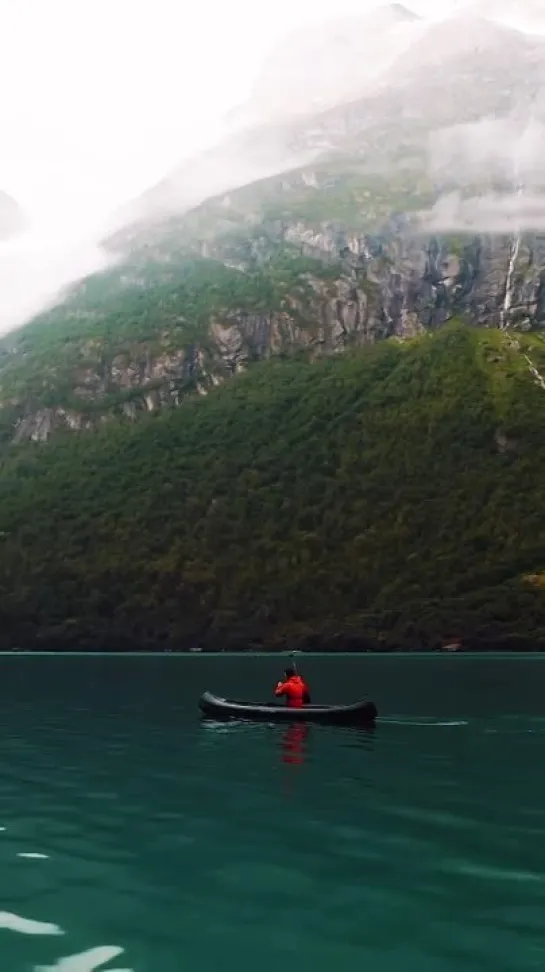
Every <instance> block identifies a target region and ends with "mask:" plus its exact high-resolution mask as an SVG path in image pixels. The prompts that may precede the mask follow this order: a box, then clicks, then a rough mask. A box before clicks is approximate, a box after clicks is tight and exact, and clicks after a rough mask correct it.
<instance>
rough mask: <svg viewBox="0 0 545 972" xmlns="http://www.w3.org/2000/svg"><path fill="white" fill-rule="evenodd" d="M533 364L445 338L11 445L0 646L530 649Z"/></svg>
mask: <svg viewBox="0 0 545 972" xmlns="http://www.w3.org/2000/svg"><path fill="white" fill-rule="evenodd" d="M529 361H530V362H531V363H532V367H533V368H535V369H536V371H535V372H532V371H530V368H529ZM540 366H545V344H544V343H543V342H542V340H541V338H540V337H538V336H522V337H519V338H518V339H517V340H514V339H513V338H512V337H511V336H509V335H507V334H504V333H501V332H499V331H496V330H491V331H482V330H475V329H470V328H468V327H465V326H463V325H459V324H452V325H449V326H447V327H445V328H444V329H441V330H440V331H439V332H438V333H437V334H435V335H432V336H425V337H422V338H418V339H415V340H412V341H405V342H397V341H386V342H381V343H380V344H378V345H377V346H376V347H374V348H370V349H367V350H363V351H358V352H355V353H354V354H352V355H348V356H342V357H334V358H325V359H323V360H320V361H317V362H314V363H311V362H309V361H308V360H306V359H305V357H304V356H303V357H300V358H299V359H294V360H292V361H271V362H265V363H261V364H257V365H255V366H254V367H253V368H252V369H250V371H249V372H248V373H247V374H245V375H240V376H237V377H235V378H233V379H232V381H230V382H228V383H226V384H224V385H223V386H222V387H220V388H218V389H216V390H215V391H214V392H213V393H211V394H210V395H208V396H207V397H205V398H202V399H200V398H198V397H194V398H193V399H188V400H187V402H186V404H185V405H184V406H183V407H182V408H179V409H165V410H162V411H161V412H158V413H157V414H155V415H151V416H147V417H143V418H142V419H141V420H140V421H139V422H137V423H132V424H127V423H126V422H122V421H111V422H109V423H108V424H107V425H105V426H104V427H102V428H99V429H97V430H95V431H90V432H89V433H86V434H85V435H74V434H72V433H69V432H64V433H62V432H60V433H58V434H57V436H55V437H54V438H53V439H52V441H51V442H50V443H48V444H47V445H36V444H32V443H27V444H23V445H19V446H15V447H12V448H11V449H10V450H9V451H8V452H7V453H5V455H4V458H3V459H2V460H1V467H0V549H1V557H0V632H1V635H0V637H1V644H2V647H4V648H6V647H27V648H38V647H44V648H51V649H52V648H56V649H64V648H66V649H70V648H75V647H79V648H110V649H113V648H138V647H141V648H145V647H149V648H156V647H161V646H162V647H190V646H192V645H201V646H203V647H205V648H220V647H224V648H245V647H252V646H253V647H264V648H274V647H276V648H278V647H285V646H287V645H289V646H291V647H300V648H305V647H307V648H308V647H313V648H324V649H326V648H329V649H332V648H348V649H350V648H363V647H370V648H373V647H383V648H408V649H416V648H421V647H428V648H431V647H434V646H437V645H439V644H440V643H441V642H442V641H443V640H444V639H447V640H451V639H458V638H461V639H462V640H463V641H464V642H465V643H466V644H467V645H468V647H474V648H487V647H491V646H498V647H513V648H525V647H535V646H539V647H545V509H544V505H543V491H544V488H545V444H544V439H543V428H544V425H545V391H544V389H543V387H542V386H541V384H540V381H539V375H538V372H539V368H540ZM536 376H537V377H536Z"/></svg>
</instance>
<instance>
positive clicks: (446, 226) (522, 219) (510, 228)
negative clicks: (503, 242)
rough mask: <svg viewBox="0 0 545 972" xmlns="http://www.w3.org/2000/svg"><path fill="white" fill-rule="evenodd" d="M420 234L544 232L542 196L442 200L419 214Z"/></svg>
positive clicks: (493, 195) (492, 195)
mask: <svg viewBox="0 0 545 972" xmlns="http://www.w3.org/2000/svg"><path fill="white" fill-rule="evenodd" d="M419 228H420V231H421V232H423V233H506V234H511V233H517V232H528V233H531V232H540V231H542V230H543V231H545V193H542V194H538V193H522V194H520V195H519V194H515V193H512V194H503V195H501V194H499V193H492V192H491V193H487V194H484V195H479V196H469V197H465V198H464V197H463V196H462V194H461V193H459V192H453V193H449V194H447V195H444V196H442V197H441V198H440V199H438V201H437V202H436V204H435V206H433V208H432V209H430V210H428V211H427V212H422V213H420V214H419Z"/></svg>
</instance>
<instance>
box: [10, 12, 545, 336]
mask: <svg viewBox="0 0 545 972" xmlns="http://www.w3.org/2000/svg"><path fill="white" fill-rule="evenodd" d="M455 6H456V9H457V12H456V15H455V16H454V18H452V17H450V18H447V19H443V20H440V19H438V10H439V8H438V6H437V4H434V5H426V4H423V3H420V4H416V3H415V4H414V9H413V8H412V5H411V4H408V5H402V4H399V3H393V4H386V5H381V6H379V7H376V8H374V9H370V10H367V12H364V13H361V14H356V13H354V12H352V11H350V12H347V13H342V11H341V12H339V13H338V14H337V15H336V16H331V15H330V16H329V18H326V17H324V18H322V20H321V21H319V22H318V20H317V19H316V18H314V20H313V21H310V20H309V22H308V23H307V24H306V25H303V26H298V27H297V28H296V29H291V30H289V31H288V32H287V34H286V36H285V38H284V39H278V40H277V41H273V42H272V44H271V46H270V51H269V53H268V55H267V56H266V57H265V58H264V59H263V60H262V63H261V66H260V68H259V70H258V71H257V72H256V73H255V77H254V79H253V80H250V81H249V84H248V98H247V99H246V100H245V101H244V102H242V103H240V104H238V105H234V106H233V108H232V110H231V111H230V112H229V113H228V114H227V115H226V116H225V118H224V121H223V122H222V124H221V126H219V125H218V124H217V123H216V122H215V121H214V122H212V120H211V122H210V126H209V131H208V141H209V145H208V147H207V148H206V149H205V150H204V151H202V152H196V153H194V154H188V156H187V157H186V158H185V159H184V160H183V161H181V162H180V164H179V165H177V166H174V167H173V168H171V169H170V171H168V173H167V174H166V175H165V177H164V178H162V179H161V180H160V181H159V182H157V183H156V184H155V185H152V186H151V187H150V188H149V189H148V190H146V191H145V192H144V193H143V194H142V195H138V194H135V196H134V198H132V199H130V200H129V201H128V202H127V201H125V202H124V201H123V199H121V198H120V199H119V203H120V204H121V203H122V205H120V206H119V207H118V208H117V210H116V211H115V212H113V213H112V214H111V215H110V216H109V217H108V218H106V217H107V214H106V213H102V214H100V213H97V218H96V219H90V218H89V214H88V213H87V215H86V216H85V218H84V217H83V216H82V218H81V221H80V222H81V224H78V219H77V212H76V211H74V213H73V214H68V215H69V216H70V217H71V218H70V219H67V218H65V216H63V218H62V219H61V218H59V220H58V221H57V220H56V219H55V218H54V217H53V218H52V217H51V215H49V216H48V217H47V218H42V219H41V220H40V221H39V222H37V221H34V222H32V213H30V214H29V216H30V219H31V223H30V226H29V227H28V229H27V230H26V232H24V233H22V234H19V236H18V237H17V238H15V237H12V238H11V240H8V241H7V242H6V240H5V239H4V241H3V242H2V244H1V249H0V282H1V287H2V298H1V301H0V331H6V330H8V329H9V328H11V327H14V326H17V325H18V324H20V323H21V322H22V321H23V320H24V319H25V318H26V317H28V316H29V315H30V314H33V313H35V312H36V311H37V310H38V309H39V308H40V307H42V306H44V305H45V304H46V303H47V302H50V301H51V300H53V299H54V298H55V295H56V294H57V293H58V292H59V290H60V289H62V288H63V287H64V286H66V285H67V284H68V283H69V282H70V281H72V280H74V279H77V278H78V277H80V276H81V275H84V274H87V273H90V272H93V271H95V270H97V269H99V268H100V267H101V266H104V265H105V264H106V262H107V261H109V260H111V259H112V252H111V250H110V251H109V253H108V254H106V252H105V251H104V249H103V248H101V247H100V246H98V245H97V242H98V241H99V240H100V239H103V238H104V237H105V236H107V235H108V233H109V232H110V231H111V230H112V229H116V228H119V226H120V225H121V224H128V225H129V226H131V225H132V224H137V225H138V226H139V227H140V229H139V232H140V231H141V228H142V226H143V225H145V224H147V223H148V222H150V221H151V222H154V223H157V221H161V220H163V219H165V218H167V217H168V216H169V215H170V214H172V213H180V212H183V211H185V210H187V209H189V208H191V207H193V206H196V205H198V204H199V203H201V202H202V201H203V200H205V199H207V198H208V197H210V196H214V195H218V194H221V193H223V192H226V191H229V190H233V189H236V188H237V187H240V186H243V185H246V184H249V183H252V182H253V181H255V180H257V179H262V178H265V177H267V176H271V175H274V174H277V173H281V172H284V171H291V170H293V169H296V168H297V167H300V166H305V165H308V164H311V163H315V162H320V160H324V159H332V158H338V159H340V158H343V159H347V158H353V159H356V160H358V161H360V162H361V160H362V159H365V164H366V165H368V166H369V167H370V168H373V167H376V168H377V169H381V167H384V166H385V165H388V166H392V165H394V166H398V165H399V166H401V167H404V166H406V165H407V164H409V161H408V160H411V161H410V164H411V165H414V164H415V163H414V159H415V157H416V155H418V157H419V158H420V162H419V164H420V165H421V166H422V167H423V171H425V174H426V177H427V178H429V179H430V180H431V181H432V182H433V183H434V184H436V185H438V186H441V185H442V184H443V183H447V182H448V181H449V180H451V179H452V178H456V179H458V181H459V182H460V186H461V188H463V186H464V185H467V186H469V187H471V186H474V185H475V183H476V182H478V183H483V182H484V183H486V182H487V181H488V182H489V183H490V196H489V199H488V202H486V203H483V202H482V196H483V188H482V186H481V187H480V189H479V199H480V200H481V201H480V202H479V203H478V204H477V203H476V204H475V207H474V209H472V210H471V206H472V203H471V199H470V200H469V202H468V200H467V198H466V196H467V194H465V195H464V199H463V200H462V202H461V203H460V204H459V203H458V202H457V201H456V198H457V197H456V196H455V195H454V196H453V195H452V192H451V188H452V187H450V188H449V191H448V192H447V196H446V201H444V200H443V201H441V200H439V202H438V203H437V204H436V205H435V207H434V208H433V209H431V210H429V211H427V212H426V213H424V214H423V217H422V219H423V225H427V226H436V227H442V228H445V229H446V228H448V227H449V226H452V228H456V227H457V226H459V225H461V224H463V225H468V222H467V221H468V219H469V225H471V226H472V227H474V228H476V229H479V228H480V229H482V230H483V231H485V232H488V227H490V226H511V225H512V224H513V219H515V216H514V215H513V209H516V208H517V205H518V204H517V203H516V201H515V202H513V201H512V200H510V201H508V202H507V203H506V204H505V205H504V203H503V201H502V199H503V197H502V188H503V187H504V184H509V183H512V184H513V186H516V185H518V186H519V188H520V185H522V184H523V185H524V186H525V187H526V189H527V190H528V189H529V188H530V187H531V188H532V192H531V193H529V194H528V195H527V197H526V199H525V201H524V204H522V203H521V204H520V206H519V208H518V210H517V213H518V216H517V217H516V220H515V221H516V222H517V225H527V226H529V227H532V228H536V226H539V227H541V226H542V210H543V207H542V205H541V201H540V198H541V197H540V188H541V182H542V177H541V159H542V157H543V151H544V150H545V137H544V131H545V129H544V125H545V110H544V95H543V92H544V91H545V54H544V51H545V46H544V45H545V36H544V35H545V12H544V11H543V9H542V4H541V3H537V2H532V0H526V2H524V3H515V2H509V0H505V2H503V3H502V2H498V3H496V2H495V0H494V3H492V2H489V0H478V2H474V3H469V4H468V3H459V4H456V5H455ZM441 9H444V8H441ZM330 13H331V11H330ZM518 28H520V29H518ZM540 32H542V33H540ZM247 45H248V50H249V51H251V45H252V38H251V36H249V37H248V39H247ZM207 70H209V71H210V70H211V71H214V66H213V65H212V66H208V68H207ZM221 81H222V79H221V76H218V78H217V85H218V86H221ZM196 86H197V88H198V80H197V79H196ZM185 94H186V93H184V95H185ZM187 94H189V93H187ZM171 124H172V127H173V130H174V129H175V128H176V126H177V125H178V124H179V122H178V120H177V117H176V115H175V114H173V115H172V119H171ZM202 125H203V128H204V129H206V124H205V116H203V119H202ZM142 137H143V139H145V137H146V136H145V133H143V136H142ZM214 142H215V144H214ZM39 155H40V153H39V150H38V151H37V153H36V158H37V161H36V165H39ZM136 161H137V160H136V159H135V163H136ZM167 168H168V167H167V166H165V169H167ZM383 171H384V170H383ZM498 181H499V182H501V183H502V186H498V185H496V183H497V182H498ZM128 185H129V183H127V186H128ZM7 188H9V187H7ZM129 195H130V194H129ZM485 195H486V192H485ZM55 205H56V203H55V199H54V198H53V199H52V200H50V206H49V212H50V213H54V212H55ZM59 209H60V202H59ZM469 210H471V212H472V215H471V216H469V215H468V212H469ZM492 210H494V211H495V216H494V219H491V212H492ZM502 212H504V213H505V221H504V220H503V217H501V215H500V214H501V213H502ZM65 215H66V214H65ZM131 232H132V230H130V231H129V235H130V233H131ZM10 234H11V231H10ZM6 235H9V234H6V232H5V231H4V236H6ZM1 238H2V197H1V196H0V239H1Z"/></svg>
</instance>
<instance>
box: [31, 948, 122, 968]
mask: <svg viewBox="0 0 545 972" xmlns="http://www.w3.org/2000/svg"><path fill="white" fill-rule="evenodd" d="M123 951H124V949H122V948H120V946H119V945H97V946H96V948H89V949H87V950H86V951H84V952H77V953H75V954H74V955H66V956H64V957H63V958H60V959H58V961H57V962H55V964H54V965H37V966H35V970H36V972H94V969H98V968H100V966H101V965H105V964H106V962H110V961H111V959H114V958H117V956H118V955H121V954H122V952H123ZM108 972H133V970H132V969H127V968H124V969H121V968H115V969H113V968H112V969H109V970H108Z"/></svg>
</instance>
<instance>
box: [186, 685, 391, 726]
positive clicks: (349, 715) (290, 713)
mask: <svg viewBox="0 0 545 972" xmlns="http://www.w3.org/2000/svg"><path fill="white" fill-rule="evenodd" d="M199 708H200V710H201V712H203V713H204V715H206V716H209V717H210V718H213V719H249V720H251V721H252V722H253V721H255V720H258V721H261V722H320V723H322V724H325V725H332V726H372V725H373V724H374V722H375V719H376V717H377V715H378V713H377V707H376V705H375V703H374V702H370V701H369V700H368V699H363V700H361V701H360V702H353V703H352V704H351V705H304V706H302V707H301V708H300V709H292V708H289V707H288V706H287V705H286V704H285V702H239V701H236V700H235V699H222V698H221V697H220V696H218V695H213V694H212V692H204V693H203V695H201V697H200V699H199Z"/></svg>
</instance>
